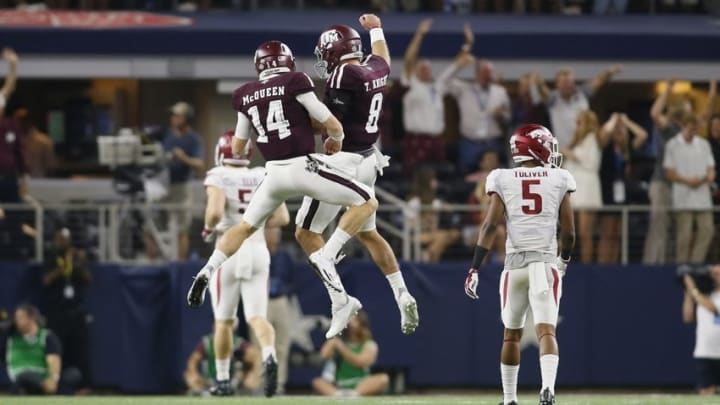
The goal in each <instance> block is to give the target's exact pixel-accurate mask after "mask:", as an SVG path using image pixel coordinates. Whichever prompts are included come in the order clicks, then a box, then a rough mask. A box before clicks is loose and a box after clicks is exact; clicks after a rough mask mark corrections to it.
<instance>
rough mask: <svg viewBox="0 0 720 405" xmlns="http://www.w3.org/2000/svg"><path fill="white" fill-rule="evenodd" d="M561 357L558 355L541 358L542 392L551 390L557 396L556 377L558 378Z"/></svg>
mask: <svg viewBox="0 0 720 405" xmlns="http://www.w3.org/2000/svg"><path fill="white" fill-rule="evenodd" d="M559 362H560V356H558V355H557V354H546V355H543V356H540V375H542V389H541V390H540V392H542V390H544V389H545V388H550V392H552V393H553V394H555V377H556V376H557V369H558V363H559Z"/></svg>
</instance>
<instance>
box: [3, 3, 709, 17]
mask: <svg viewBox="0 0 720 405" xmlns="http://www.w3.org/2000/svg"><path fill="white" fill-rule="evenodd" d="M11 7H17V8H19V9H34V10H38V9H46V8H47V9H81V10H110V9H113V10H128V9H145V10H178V11H196V10H209V9H239V10H254V9H258V8H300V9H302V8H307V9H313V8H323V9H326V8H328V7H332V8H338V9H362V10H374V11H378V12H445V13H457V14H471V13H473V14H484V13H515V14H526V13H528V14H539V13H543V14H564V15H580V14H594V15H609V14H625V13H643V14H647V13H651V14H655V13H673V14H677V13H689V14H704V13H717V12H718V9H719V8H720V6H718V5H717V4H716V3H715V2H712V1H707V0H646V1H633V2H631V1H628V0H547V1H541V0H362V1H350V0H270V1H258V0H144V1H133V0H122V1H117V0H79V1H77V2H75V1H70V0H45V1H34V0H0V8H11Z"/></svg>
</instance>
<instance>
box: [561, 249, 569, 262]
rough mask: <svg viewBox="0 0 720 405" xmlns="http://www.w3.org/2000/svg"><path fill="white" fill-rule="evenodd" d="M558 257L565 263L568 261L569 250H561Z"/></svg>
mask: <svg viewBox="0 0 720 405" xmlns="http://www.w3.org/2000/svg"><path fill="white" fill-rule="evenodd" d="M560 259H561V260H562V261H564V262H566V263H567V262H569V261H570V252H563V251H561V252H560Z"/></svg>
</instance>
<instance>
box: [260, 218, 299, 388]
mask: <svg viewBox="0 0 720 405" xmlns="http://www.w3.org/2000/svg"><path fill="white" fill-rule="evenodd" d="M281 236H282V232H281V228H280V227H268V228H265V241H266V242H267V247H268V250H269V251H270V300H269V301H268V310H267V320H268V322H270V324H272V326H273V328H275V353H276V354H277V362H278V393H279V394H282V393H284V392H285V383H286V382H287V376H288V360H289V357H290V328H292V327H293V325H291V324H290V317H289V314H290V303H289V300H288V297H289V296H290V294H291V293H292V287H293V267H294V263H293V259H292V257H291V256H290V253H288V252H287V251H286V250H284V249H282V248H281V246H280V242H281Z"/></svg>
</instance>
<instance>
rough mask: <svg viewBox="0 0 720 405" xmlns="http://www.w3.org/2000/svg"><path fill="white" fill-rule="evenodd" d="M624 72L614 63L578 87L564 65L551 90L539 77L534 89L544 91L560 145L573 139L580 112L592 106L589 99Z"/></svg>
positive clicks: (564, 145)
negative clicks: (614, 77)
mask: <svg viewBox="0 0 720 405" xmlns="http://www.w3.org/2000/svg"><path fill="white" fill-rule="evenodd" d="M621 71H622V66H620V65H613V66H611V67H609V68H607V69H605V70H603V71H602V72H600V73H599V74H598V75H597V76H595V77H594V78H593V79H592V80H590V81H589V82H586V83H584V84H583V85H582V86H580V87H578V86H577V85H576V84H575V73H574V72H573V70H572V69H569V68H563V69H560V70H558V71H557V73H556V74H555V89H554V90H550V88H548V87H547V86H546V85H545V81H544V80H543V79H542V78H541V77H540V76H539V75H537V76H535V83H534V84H535V86H536V88H535V90H533V91H537V92H538V94H540V96H541V99H542V100H543V102H544V103H545V105H546V106H547V109H548V113H549V114H550V124H551V126H552V132H553V134H555V137H556V138H557V140H558V143H559V145H560V148H564V147H566V146H567V145H569V144H570V142H571V141H572V137H573V134H574V133H575V126H576V125H577V115H578V113H579V112H580V111H584V110H587V109H589V108H590V102H589V98H590V97H592V96H593V95H594V94H595V93H596V92H597V91H598V90H600V88H602V87H603V86H604V85H605V84H606V83H607V82H608V81H609V80H610V79H611V78H612V77H613V76H615V75H616V74H618V73H620V72H621Z"/></svg>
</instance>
